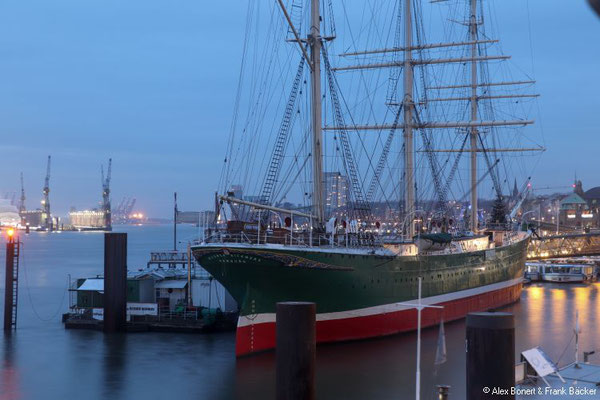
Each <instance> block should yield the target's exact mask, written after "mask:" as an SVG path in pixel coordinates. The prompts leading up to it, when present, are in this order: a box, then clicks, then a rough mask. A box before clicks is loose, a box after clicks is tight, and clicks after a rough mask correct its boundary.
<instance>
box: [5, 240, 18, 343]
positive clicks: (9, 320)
mask: <svg viewBox="0 0 600 400" xmlns="http://www.w3.org/2000/svg"><path fill="white" fill-rule="evenodd" d="M11 232H14V231H11ZM7 236H8V237H7V241H6V278H5V281H4V282H5V285H4V331H5V332H10V331H12V329H13V303H14V299H13V297H14V295H15V293H14V291H13V286H14V273H15V272H14V271H15V241H14V239H13V234H12V233H8V235H7Z"/></svg>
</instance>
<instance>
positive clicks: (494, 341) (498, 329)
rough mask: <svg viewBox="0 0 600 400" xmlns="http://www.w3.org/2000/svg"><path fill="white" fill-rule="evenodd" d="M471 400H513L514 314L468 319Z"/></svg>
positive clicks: (476, 315)
mask: <svg viewBox="0 0 600 400" xmlns="http://www.w3.org/2000/svg"><path fill="white" fill-rule="evenodd" d="M466 339H467V343H466V350H467V357H466V359H467V400H484V399H490V398H491V397H490V396H492V394H493V393H492V392H493V390H494V389H495V388H496V389H501V390H503V392H502V393H495V394H493V397H494V398H495V399H496V398H497V399H512V400H514V398H515V396H514V394H513V395H511V394H510V393H511V388H513V387H514V386H515V319H514V316H513V314H510V313H487V312H484V313H471V314H468V315H467V336H466Z"/></svg>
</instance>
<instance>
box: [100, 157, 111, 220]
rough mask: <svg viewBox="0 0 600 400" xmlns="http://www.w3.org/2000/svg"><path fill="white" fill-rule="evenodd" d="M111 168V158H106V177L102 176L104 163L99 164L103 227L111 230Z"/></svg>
mask: <svg viewBox="0 0 600 400" xmlns="http://www.w3.org/2000/svg"><path fill="white" fill-rule="evenodd" d="M111 170H112V158H109V159H108V168H107V170H106V178H105V177H104V165H100V172H101V175H102V211H104V229H106V230H107V231H110V230H112V212H111V205H110V175H111Z"/></svg>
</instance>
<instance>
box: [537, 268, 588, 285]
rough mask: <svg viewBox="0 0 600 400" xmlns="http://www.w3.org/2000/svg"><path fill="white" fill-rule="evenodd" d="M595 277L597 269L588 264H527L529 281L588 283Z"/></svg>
mask: <svg viewBox="0 0 600 400" xmlns="http://www.w3.org/2000/svg"><path fill="white" fill-rule="evenodd" d="M595 276H596V274H595V267H594V266H592V265H587V264H562V263H560V264H559V263H527V267H526V272H525V277H526V278H527V279H529V280H531V281H535V280H541V281H545V282H565V283H577V282H588V281H592V280H594V278H595Z"/></svg>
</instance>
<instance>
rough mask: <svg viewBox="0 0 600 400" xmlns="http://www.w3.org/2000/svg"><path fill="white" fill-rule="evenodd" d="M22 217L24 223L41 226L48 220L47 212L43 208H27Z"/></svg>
mask: <svg viewBox="0 0 600 400" xmlns="http://www.w3.org/2000/svg"><path fill="white" fill-rule="evenodd" d="M21 218H22V219H23V222H22V224H23V225H29V226H31V227H39V226H42V224H43V221H45V220H46V214H45V213H44V212H43V211H42V210H25V211H23V212H22V213H21Z"/></svg>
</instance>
